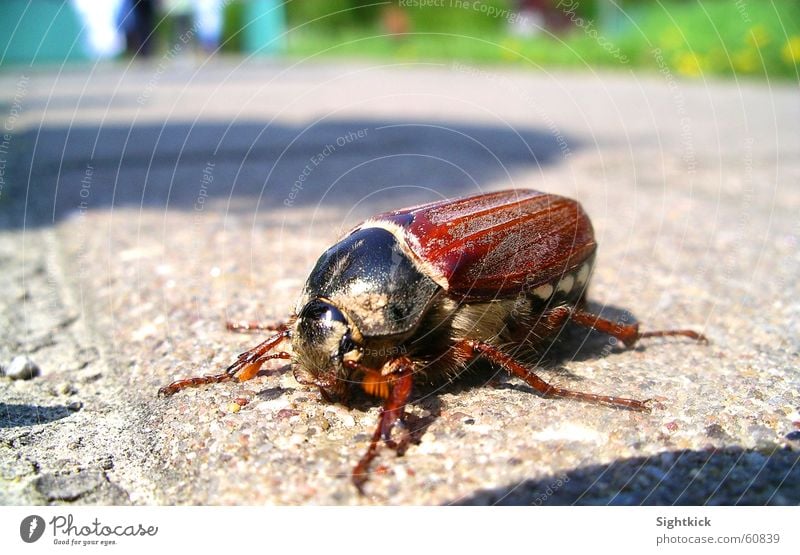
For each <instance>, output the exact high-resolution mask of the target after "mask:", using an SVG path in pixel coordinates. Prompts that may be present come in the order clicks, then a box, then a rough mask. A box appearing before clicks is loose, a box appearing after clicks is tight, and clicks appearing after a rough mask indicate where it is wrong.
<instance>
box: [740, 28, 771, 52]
mask: <svg viewBox="0 0 800 555" xmlns="http://www.w3.org/2000/svg"><path fill="white" fill-rule="evenodd" d="M745 41H746V42H747V44H749V45H750V46H755V47H756V48H761V47H762V46H765V45H767V44H769V41H770V38H769V33H767V28H766V27H764V26H763V25H755V26H754V27H750V29H749V30H748V32H747V34H746V35H745Z"/></svg>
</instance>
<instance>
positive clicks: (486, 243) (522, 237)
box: [159, 189, 706, 493]
mask: <svg viewBox="0 0 800 555" xmlns="http://www.w3.org/2000/svg"><path fill="white" fill-rule="evenodd" d="M596 250H597V244H596V241H595V237H594V231H593V229H592V224H591V222H590V221H589V218H588V216H587V215H586V213H585V212H584V210H583V208H582V207H581V205H580V204H579V203H578V202H576V201H575V200H572V199H569V198H566V197H562V196H558V195H553V194H547V193H542V192H538V191H534V190H519V189H517V190H505V191H499V192H493V193H487V194H481V195H476V196H469V197H465V198H459V199H455V200H440V201H436V202H431V203H428V204H423V205H420V206H416V207H413V208H406V209H403V210H396V211H393V212H387V213H384V214H380V215H378V216H375V217H373V218H371V219H369V220H366V221H365V222H363V223H361V224H360V225H358V226H356V227H355V228H354V229H353V230H352V231H350V232H349V233H348V234H347V235H346V236H345V237H344V238H343V239H341V240H340V241H339V242H338V243H336V244H335V245H333V246H332V247H330V248H329V249H328V250H327V251H325V252H324V253H323V254H322V256H321V257H320V258H319V260H318V261H317V263H316V265H315V266H314V268H313V270H312V271H311V274H310V275H309V276H308V279H307V280H306V283H305V286H304V288H303V291H302V295H301V297H300V299H299V301H298V303H297V306H296V310H295V313H294V315H293V316H291V317H290V318H289V319H288V321H287V322H286V323H284V324H279V325H276V326H266V325H261V324H258V323H255V322H254V323H246V322H245V323H233V324H229V326H228V327H229V329H233V330H238V331H249V330H266V329H270V330H272V331H274V332H275V334H274V335H273V336H272V337H270V338H269V339H267V340H265V341H263V342H262V343H260V344H259V345H257V346H255V347H254V348H252V349H250V350H248V351H246V352H244V353H242V354H240V355H239V357H238V358H237V359H236V361H235V362H234V363H233V364H231V365H230V366H229V367H228V368H227V369H226V370H225V371H224V372H222V373H219V374H214V375H208V376H201V377H193V378H187V379H182V380H178V381H175V382H173V383H171V384H169V385H167V386H165V387H162V388H161V389H160V390H159V392H160V393H161V394H163V395H172V394H174V393H176V392H177V391H179V390H181V389H183V388H185V387H189V386H197V385H202V384H209V383H217V382H224V381H228V380H232V379H234V378H236V379H238V380H239V381H245V380H249V379H251V378H253V377H254V376H255V375H256V374H257V373H258V371H259V369H260V368H261V366H262V365H263V364H264V363H265V362H267V361H269V360H273V359H285V360H289V361H291V366H292V368H293V371H294V376H295V378H296V379H297V381H298V382H299V383H301V384H306V385H313V386H316V387H318V388H319V390H320V392H321V394H322V396H323V397H324V398H325V399H326V400H328V401H339V402H343V403H347V402H348V400H349V395H350V393H351V392H352V391H353V390H354V389H355V388H361V389H362V390H363V391H364V392H366V393H367V394H368V395H370V396H373V397H377V398H379V399H381V400H382V402H383V404H382V408H381V411H380V416H379V418H378V424H377V427H376V429H375V431H374V433H373V435H372V437H371V440H370V444H369V447H368V448H367V451H366V453H365V454H364V455H363V456H362V458H361V459H360V460H359V462H358V464H357V465H356V466H355V468H354V469H353V471H352V480H353V483H354V484H355V486H356V487H357V488H358V490H359V491H360V492H361V493H363V487H364V484H365V483H366V480H367V477H368V471H369V466H370V464H371V462H372V461H373V459H374V458H375V457H376V455H377V452H378V446H379V444H380V442H381V441H383V442H384V443H385V444H386V445H387V446H389V447H390V448H393V449H394V450H396V451H397V453H398V454H403V452H404V451H405V449H406V448H407V446H408V443H409V437H410V435H409V433H408V430H407V429H406V418H405V406H406V404H407V403H408V402H409V399H410V396H411V392H412V386H413V385H414V384H415V383H424V384H440V383H442V382H447V381H452V380H454V379H456V378H457V377H459V376H460V375H462V374H463V373H464V372H465V370H467V369H468V368H470V367H471V366H472V364H471V363H472V362H473V361H475V360H476V359H479V358H482V359H484V360H485V361H487V362H488V363H490V364H491V365H493V366H496V367H500V368H503V369H505V370H506V371H508V372H509V373H510V374H511V375H513V376H516V377H518V378H521V379H522V380H524V381H525V382H526V383H527V384H528V385H530V386H531V387H532V388H534V389H535V390H536V391H537V392H539V394H541V395H542V396H544V397H566V398H572V399H577V400H580V401H586V402H590V403H599V404H603V405H608V406H611V407H617V408H623V409H629V410H634V411H642V412H647V411H649V406H648V402H649V400H647V401H640V400H636V399H629V398H623V397H612V396H608V395H598V394H594V393H585V392H581V391H574V390H572V389H567V388H563V387H559V386H555V385H552V384H550V383H548V382H546V381H545V380H543V379H542V378H540V377H539V376H538V375H536V374H535V373H534V372H533V370H532V369H531V367H530V365H529V364H526V361H530V360H533V359H534V358H535V356H536V353H537V348H541V347H542V345H543V344H546V342H547V341H548V340H550V339H551V338H552V337H553V336H554V335H556V334H557V333H558V332H559V331H560V330H561V328H562V327H563V326H564V325H565V324H566V323H567V322H568V321H571V322H573V323H575V324H578V325H579V326H584V327H587V328H591V329H594V330H597V331H599V332H602V333H605V334H608V335H611V336H613V337H614V338H616V339H617V340H619V341H621V342H622V344H623V345H625V346H626V347H630V346H632V345H634V344H635V343H636V342H637V341H638V340H639V339H642V338H646V337H660V336H684V337H689V338H691V339H694V340H698V341H706V338H705V336H703V335H702V334H700V333H697V332H695V331H692V330H688V329H679V330H662V331H650V332H640V331H639V326H638V324H636V323H633V324H619V323H616V322H612V321H610V320H607V319H605V318H601V317H600V316H598V315H595V314H592V313H590V312H588V311H587V310H586V289H587V286H588V284H589V280H590V277H591V275H592V269H593V266H594V260H595V253H596ZM285 343H290V344H291V353H289V352H287V351H284V350H278V347H279V346H281V345H283V344H285Z"/></svg>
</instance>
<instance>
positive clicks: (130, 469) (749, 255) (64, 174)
mask: <svg viewBox="0 0 800 555" xmlns="http://www.w3.org/2000/svg"><path fill="white" fill-rule="evenodd" d="M159 63H160V64H161V65H159V64H158V63H155V64H153V65H144V64H141V65H140V64H134V65H132V66H131V67H123V66H99V67H97V68H94V69H92V68H89V70H83V69H81V68H77V67H76V68H66V69H64V70H63V71H55V70H54V71H39V72H33V71H29V72H27V73H25V72H24V71H21V70H15V71H13V72H6V73H5V74H3V75H2V76H0V85H2V86H0V95H2V96H0V116H2V117H4V118H5V126H6V129H7V131H8V135H6V136H5V138H4V145H5V146H4V147H3V148H2V149H0V154H1V155H2V159H3V161H5V162H6V164H5V166H4V168H3V169H4V173H3V174H2V177H3V179H4V180H3V182H2V185H3V188H2V189H1V190H0V283H1V284H2V285H1V286H0V290H2V291H3V294H2V296H0V310H2V313H3V316H2V319H0V322H2V325H3V326H4V328H3V333H2V336H1V337H2V340H0V362H2V364H4V365H6V364H8V363H9V362H10V361H11V360H12V359H13V358H14V357H15V356H17V355H28V356H30V357H31V359H32V360H33V361H34V362H36V364H38V365H39V366H40V368H41V372H42V373H41V375H40V376H38V377H35V378H33V379H31V380H11V379H9V378H0V502H2V503H4V504H16V503H116V504H126V503H135V504H155V503H163V504H263V503H270V504H271V503H281V504H284V503H285V504H305V503H313V504H359V503H374V504H403V503H414V504H430V503H433V504H437V503H459V504H471V503H518V504H537V505H547V504H569V503H581V504H606V503H612V504H638V503H645V504H650V503H659V504H660V503H663V504H671V503H682V504H700V503H711V504H733V503H743V504H787V503H791V504H795V503H798V502H800V467H799V466H798V459H799V455H798V452H799V449H800V437H799V436H800V430H798V428H800V414H798V410H800V393H798V391H800V387H799V386H800V378H798V372H797V367H798V362H799V361H798V352H799V351H800V342H799V341H798V337H800V303H799V302H798V300H797V299H798V298H800V287H798V277H800V257H798V255H797V252H798V240H799V239H800V223H799V222H800V220H798V217H797V214H798V208H800V199H799V198H798V197H800V191H798V189H797V187H796V184H797V182H798V179H799V178H800V135H798V133H797V131H796V127H797V121H800V102H798V97H797V90H796V86H792V85H790V84H781V83H778V84H776V83H772V84H764V83H753V82H738V83H737V82H735V81H725V82H716V81H714V82H706V81H702V80H698V81H693V82H684V81H680V80H677V79H675V78H673V77H672V76H671V75H662V74H657V75H648V76H641V75H639V76H637V75H633V74H628V73H616V74H614V73H604V74H592V73H586V74H570V73H548V72H544V71H541V70H539V71H536V70H531V71H506V70H494V69H491V68H483V69H475V68H469V67H465V66H461V65H435V64H401V65H382V66H378V65H375V66H370V65H355V64H354V65H346V64H336V65H319V64H314V63H304V64H297V65H290V64H288V63H287V64H286V65H281V64H271V63H263V62H262V63H260V64H241V65H239V64H238V63H237V62H234V61H218V62H214V63H212V64H209V65H206V66H203V67H199V66H198V67H193V66H190V65H187V64H186V63H185V62H172V61H170V60H162V61H161V62H159ZM9 126H10V129H9ZM301 178H302V179H301ZM296 183H297V185H295V184H296ZM507 187H532V188H536V189H541V190H545V191H550V192H554V193H559V194H564V195H567V196H571V197H575V198H578V199H580V200H581V202H582V203H583V205H584V207H585V208H586V209H587V211H588V212H589V214H590V215H591V217H592V220H593V222H594V224H595V228H596V231H597V234H598V238H599V243H600V252H599V260H598V265H597V270H596V272H595V275H594V278H593V285H592V288H591V291H590V298H591V299H592V300H593V302H594V305H593V306H594V308H596V309H597V310H601V311H603V312H604V314H606V315H608V316H610V317H620V318H631V317H632V316H631V315H635V318H636V319H638V320H639V321H640V322H642V325H643V327H644V328H650V329H654V328H663V327H674V326H679V327H692V328H693V329H697V330H699V331H703V332H704V333H706V334H707V335H708V336H709V337H710V339H711V344H710V345H708V346H702V345H695V344H692V343H691V342H687V341H682V340H649V341H643V342H642V344H641V345H640V346H638V347H637V348H635V349H632V350H628V351H622V350H619V349H617V348H616V347H614V346H613V345H611V344H610V343H609V341H608V340H607V338H605V337H603V336H601V335H598V334H594V333H592V334H587V333H585V332H584V331H582V330H580V329H572V330H568V332H567V333H566V334H565V336H564V337H563V340H562V341H561V342H560V343H559V344H558V345H556V346H554V347H553V348H552V349H549V350H548V352H547V353H545V354H544V356H543V359H542V361H541V364H540V369H541V373H542V376H543V377H545V378H547V379H550V380H552V381H554V382H556V383H559V384H563V385H569V386H571V387H574V388H580V389H583V390H587V391H594V392H600V393H606V394H616V395H623V396H631V397H637V398H651V397H652V398H656V399H658V401H659V402H658V404H657V407H656V409H655V410H654V411H653V412H652V413H651V414H635V413H629V412H624V411H615V410H610V409H607V408H603V407H595V406H589V405H584V404H580V403H576V402H570V401H564V400H552V399H543V398H540V397H538V396H537V395H535V394H533V393H532V392H531V390H530V389H529V388H527V387H525V386H524V385H523V384H521V382H519V381H518V380H516V379H510V378H507V377H505V376H504V375H502V373H497V374H494V375H484V376H477V377H475V378H472V379H471V380H468V381H465V382H464V383H460V384H457V385H456V386H453V387H449V388H443V389H441V390H439V391H424V390H420V391H418V392H417V393H416V395H415V402H414V406H413V408H412V414H413V415H414V416H415V419H414V422H415V427H416V428H417V435H418V436H420V437H419V440H420V441H419V443H418V444H417V445H413V446H412V447H411V448H410V449H409V450H408V452H407V454H406V455H405V456H404V457H402V458H397V457H395V456H394V455H393V454H392V453H391V452H388V451H386V450H384V451H383V452H382V454H381V457H380V458H379V460H378V461H377V463H376V465H375V468H377V469H378V470H379V472H378V473H376V474H375V475H374V476H373V477H372V480H371V481H370V483H369V484H368V486H367V491H368V493H369V495H368V496H367V497H364V498H360V497H359V496H358V495H356V493H355V491H354V488H353V487H352V486H351V484H350V482H349V480H348V478H347V475H348V473H349V471H350V469H351V468H352V466H353V465H354V464H355V462H356V461H357V460H358V458H359V457H360V456H361V453H362V452H363V450H364V449H365V447H366V441H367V439H368V437H369V435H370V434H371V432H372V429H373V425H374V423H375V420H376V416H377V412H378V408H377V407H376V406H374V405H372V404H369V403H362V404H360V405H359V406H357V407H356V408H352V409H348V408H345V407H343V406H340V405H329V404H325V403H324V402H322V401H321V400H320V398H319V395H318V393H317V392H315V391H313V390H311V389H309V388H306V387H303V386H300V385H299V384H297V383H296V382H295V380H294V378H293V377H292V375H291V373H286V372H282V371H281V370H280V366H279V365H276V366H274V367H270V370H269V371H268V372H265V375H263V376H260V377H258V378H257V379H255V380H252V381H250V382H247V383H242V384H221V385H216V386H211V387H206V388H203V389H196V390H188V391H185V392H182V393H180V394H178V395H176V396H175V397H173V398H170V399H159V398H157V397H156V391H157V389H158V387H159V386H161V385H163V384H165V383H167V382H169V381H171V380H173V379H175V378H178V377H183V376H187V375H193V374H197V373H206V372H214V371H216V370H217V369H219V368H222V367H224V366H226V365H227V364H228V363H229V361H231V360H232V358H233V357H235V355H236V354H237V353H239V352H241V351H242V350H244V349H246V348H247V347H248V346H249V345H252V344H254V343H255V342H256V341H258V340H259V338H258V337H247V336H242V335H234V334H230V333H228V332H226V331H225V330H224V326H223V323H224V321H225V319H226V318H248V319H264V320H270V319H279V318H281V317H282V316H284V315H286V314H287V313H288V311H290V310H291V308H292V305H293V303H294V301H295V299H296V297H297V295H298V294H299V291H300V287H301V286H302V283H303V280H304V278H305V276H306V273H307V272H308V271H309V269H310V267H311V265H312V264H313V263H314V261H315V259H316V257H317V256H318V255H319V254H320V253H321V252H322V250H324V248H325V247H326V246H327V245H329V244H330V243H331V242H332V241H334V240H335V239H336V237H337V236H338V235H339V234H340V233H342V232H343V231H345V230H346V229H348V228H349V227H350V226H352V225H354V224H355V223H357V222H358V221H359V220H361V219H362V218H364V217H367V216H369V215H370V214H372V213H375V212H378V211H382V210H386V209H390V208H397V207H401V206H405V205H409V204H415V203H418V202H422V201H427V200H431V199H434V198H439V197H442V196H445V197H447V196H456V195H460V194H464V193H469V192H476V191H480V190H492V189H500V188H507ZM237 398H244V399H246V400H247V401H249V402H248V404H247V405H246V406H243V407H241V410H238V412H237V407H235V406H233V405H232V402H233V401H234V400H235V399H237Z"/></svg>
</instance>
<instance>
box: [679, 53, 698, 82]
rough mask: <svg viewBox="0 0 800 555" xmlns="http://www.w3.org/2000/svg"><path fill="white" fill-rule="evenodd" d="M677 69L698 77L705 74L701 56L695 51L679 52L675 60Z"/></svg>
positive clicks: (684, 73)
mask: <svg viewBox="0 0 800 555" xmlns="http://www.w3.org/2000/svg"><path fill="white" fill-rule="evenodd" d="M675 69H676V70H677V71H678V73H680V74H681V75H687V76H689V77H697V76H698V75H702V74H703V68H702V64H701V60H700V57H699V56H698V55H697V54H695V53H694V52H684V53H682V54H678V57H677V59H676V60H675Z"/></svg>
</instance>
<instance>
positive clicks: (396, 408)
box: [352, 357, 413, 495]
mask: <svg viewBox="0 0 800 555" xmlns="http://www.w3.org/2000/svg"><path fill="white" fill-rule="evenodd" d="M356 364H357V363H356ZM389 365H392V366H394V369H392V373H391V374H389V375H386V376H384V377H383V381H382V382H381V383H385V384H386V398H385V400H384V403H383V407H382V408H381V413H380V416H379V417H378V426H377V427H376V428H375V432H374V433H373V434H372V439H371V440H370V443H369V447H368V448H367V452H366V453H364V456H363V457H361V460H360V461H358V464H357V465H356V466H355V468H354V469H353V473H352V479H353V484H354V485H355V486H356V489H358V492H359V493H360V494H361V495H364V484H366V483H367V480H368V478H369V466H370V464H371V463H372V461H373V460H374V459H375V457H377V456H378V443H379V442H380V441H381V440H383V442H384V443H385V444H386V445H387V446H389V447H390V448H392V449H394V450H395V451H397V454H398V455H402V454H403V453H404V452H405V449H406V447H407V446H408V442H409V435H408V433H407V431H406V430H405V429H403V430H402V432H403V435H402V437H401V438H400V439H399V440H395V439H394V438H392V432H393V431H394V430H395V429H396V428H405V418H404V417H405V407H406V404H407V403H408V399H409V397H410V396H411V389H412V386H413V379H412V371H413V364H412V363H411V361H410V360H409V359H408V358H406V357H400V358H397V359H394V360H392V361H389V362H388V363H387V366H389ZM360 369H361V370H362V371H365V372H368V374H366V375H365V380H364V384H365V386H366V384H367V383H369V384H371V385H370V386H369V387H370V389H372V388H373V387H376V388H377V389H372V391H376V392H377V391H382V388H378V386H376V385H375V382H376V380H377V379H378V378H377V376H381V375H382V373H381V372H377V371H375V370H369V369H365V368H363V367H362V368H360Z"/></svg>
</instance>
